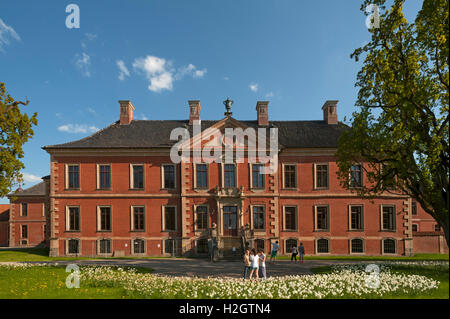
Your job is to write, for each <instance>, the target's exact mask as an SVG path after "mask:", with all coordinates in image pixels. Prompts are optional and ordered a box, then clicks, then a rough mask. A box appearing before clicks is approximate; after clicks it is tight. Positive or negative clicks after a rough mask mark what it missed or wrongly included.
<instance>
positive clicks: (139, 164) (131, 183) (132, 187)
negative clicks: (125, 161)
mask: <svg viewBox="0 0 450 319" xmlns="http://www.w3.org/2000/svg"><path fill="white" fill-rule="evenodd" d="M134 166H142V167H144V169H143V171H142V174H143V184H144V185H143V186H144V187H143V188H134V174H133V167H134ZM145 171H146V169H145V164H144V163H131V164H130V190H140V191H141V190H145V182H146V178H145Z"/></svg>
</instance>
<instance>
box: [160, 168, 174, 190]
mask: <svg viewBox="0 0 450 319" xmlns="http://www.w3.org/2000/svg"><path fill="white" fill-rule="evenodd" d="M163 174H164V177H163V188H175V165H172V164H168V165H163Z"/></svg>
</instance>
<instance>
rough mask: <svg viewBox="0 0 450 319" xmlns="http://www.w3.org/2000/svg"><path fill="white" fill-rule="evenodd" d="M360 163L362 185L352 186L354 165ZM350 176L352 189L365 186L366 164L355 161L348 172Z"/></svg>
mask: <svg viewBox="0 0 450 319" xmlns="http://www.w3.org/2000/svg"><path fill="white" fill-rule="evenodd" d="M356 165H360V166H361V186H352V166H356ZM348 176H349V181H350V182H349V188H350V189H359V188H363V187H364V165H363V163H353V165H351V166H350V171H349V172H348Z"/></svg>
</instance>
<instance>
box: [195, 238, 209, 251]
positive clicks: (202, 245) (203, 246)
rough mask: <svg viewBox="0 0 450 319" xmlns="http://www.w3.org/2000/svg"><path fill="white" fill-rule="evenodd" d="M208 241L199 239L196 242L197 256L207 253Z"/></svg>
mask: <svg viewBox="0 0 450 319" xmlns="http://www.w3.org/2000/svg"><path fill="white" fill-rule="evenodd" d="M208 250H209V249H208V239H207V238H201V239H198V240H197V254H207V253H208Z"/></svg>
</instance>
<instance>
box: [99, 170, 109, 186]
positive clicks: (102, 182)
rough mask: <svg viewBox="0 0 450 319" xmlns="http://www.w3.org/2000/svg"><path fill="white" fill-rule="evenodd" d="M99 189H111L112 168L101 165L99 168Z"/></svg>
mask: <svg viewBox="0 0 450 319" xmlns="http://www.w3.org/2000/svg"><path fill="white" fill-rule="evenodd" d="M98 179H99V183H98V188H99V189H109V188H111V166H109V165H99V166H98Z"/></svg>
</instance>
